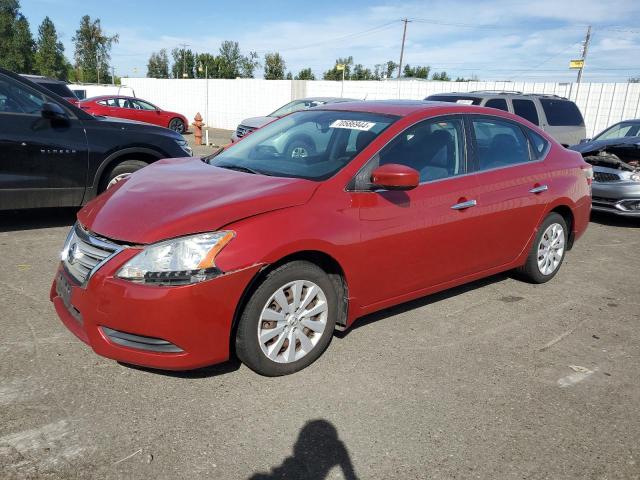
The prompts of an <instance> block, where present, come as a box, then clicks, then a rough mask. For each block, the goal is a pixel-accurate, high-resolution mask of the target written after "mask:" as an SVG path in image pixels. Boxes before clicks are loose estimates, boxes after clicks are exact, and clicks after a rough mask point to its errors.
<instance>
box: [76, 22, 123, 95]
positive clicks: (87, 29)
mask: <svg viewBox="0 0 640 480" xmlns="http://www.w3.org/2000/svg"><path fill="white" fill-rule="evenodd" d="M72 41H73V43H74V45H75V52H74V55H73V57H74V59H75V66H76V69H78V71H79V72H78V73H79V77H80V80H81V81H82V82H86V83H100V82H101V81H102V82H104V81H106V80H107V79H108V78H109V77H110V75H111V72H110V69H109V60H111V47H112V46H113V44H114V43H118V35H113V36H111V37H110V36H108V35H106V34H105V32H104V31H103V30H102V26H101V25H100V19H99V18H96V19H95V20H93V21H92V20H91V17H90V16H89V15H85V16H83V17H82V19H81V20H80V28H78V30H76V34H75V36H74V37H73V38H72Z"/></svg>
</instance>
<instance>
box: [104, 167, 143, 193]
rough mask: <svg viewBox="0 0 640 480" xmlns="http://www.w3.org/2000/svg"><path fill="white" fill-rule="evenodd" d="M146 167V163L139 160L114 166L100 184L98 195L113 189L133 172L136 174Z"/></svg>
mask: <svg viewBox="0 0 640 480" xmlns="http://www.w3.org/2000/svg"><path fill="white" fill-rule="evenodd" d="M146 166H147V163H146V162H143V161H141V160H125V161H124V162H120V163H118V164H117V165H115V166H114V167H113V168H112V169H111V170H109V173H107V174H106V175H105V176H104V177H103V179H102V181H101V182H100V186H99V191H98V193H102V192H104V191H105V190H106V189H108V188H111V187H113V186H114V185H115V184H117V183H119V182H121V181H122V180H124V179H125V178H127V177H128V176H129V175H131V174H132V173H133V172H137V171H138V170H140V169H141V168H144V167H146Z"/></svg>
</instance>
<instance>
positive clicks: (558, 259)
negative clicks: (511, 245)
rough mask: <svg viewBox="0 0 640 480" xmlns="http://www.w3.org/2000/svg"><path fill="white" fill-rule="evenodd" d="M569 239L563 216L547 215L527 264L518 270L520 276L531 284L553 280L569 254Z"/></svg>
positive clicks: (556, 214) (532, 246)
mask: <svg viewBox="0 0 640 480" xmlns="http://www.w3.org/2000/svg"><path fill="white" fill-rule="evenodd" d="M558 227H559V228H560V229H561V231H559V230H558ZM568 239H569V232H568V229H567V222H566V221H565V220H564V218H563V217H562V215H559V214H558V213H555V212H552V213H550V214H549V215H547V216H546V218H545V219H544V220H543V222H542V223H541V224H540V228H539V229H538V234H537V235H536V238H535V240H534V242H533V245H531V250H530V252H529V256H528V257H527V261H526V263H525V264H524V265H523V266H522V267H520V268H518V269H516V273H517V274H518V276H520V277H521V278H522V279H523V280H525V281H528V282H530V283H545V282H548V281H549V280H551V279H552V278H553V277H555V276H556V274H557V273H558V271H559V270H560V267H561V266H562V262H563V261H564V256H565V254H566V253H567V242H568ZM545 243H546V245H545ZM548 245H550V246H551V248H549V247H548ZM554 245H555V247H554ZM546 252H548V255H547V254H546Z"/></svg>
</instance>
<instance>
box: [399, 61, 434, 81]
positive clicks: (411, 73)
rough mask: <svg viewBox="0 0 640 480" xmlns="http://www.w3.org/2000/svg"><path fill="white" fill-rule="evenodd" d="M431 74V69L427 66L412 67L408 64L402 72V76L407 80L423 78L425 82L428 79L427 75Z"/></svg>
mask: <svg viewBox="0 0 640 480" xmlns="http://www.w3.org/2000/svg"><path fill="white" fill-rule="evenodd" d="M430 72H431V67H429V66H424V67H421V66H417V67H412V66H411V65H409V64H408V63H407V64H406V65H405V66H404V70H403V72H402V74H403V76H405V77H407V78H424V79H425V80H428V79H429V73H430Z"/></svg>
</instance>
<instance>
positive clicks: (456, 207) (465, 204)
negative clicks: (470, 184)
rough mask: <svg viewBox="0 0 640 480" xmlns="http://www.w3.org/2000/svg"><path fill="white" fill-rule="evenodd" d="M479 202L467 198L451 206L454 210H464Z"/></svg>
mask: <svg viewBox="0 0 640 480" xmlns="http://www.w3.org/2000/svg"><path fill="white" fill-rule="evenodd" d="M477 204H478V202H476V201H475V200H467V201H466V202H460V203H456V204H455V205H451V208H452V209H454V210H464V209H465V208H469V207H475V206H476V205H477Z"/></svg>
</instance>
